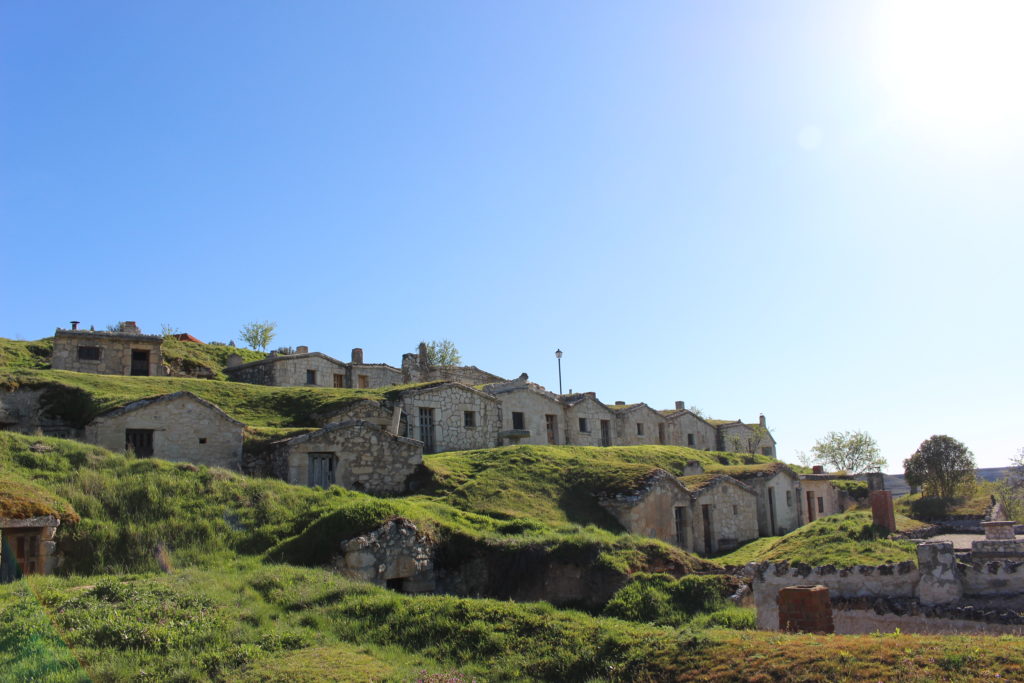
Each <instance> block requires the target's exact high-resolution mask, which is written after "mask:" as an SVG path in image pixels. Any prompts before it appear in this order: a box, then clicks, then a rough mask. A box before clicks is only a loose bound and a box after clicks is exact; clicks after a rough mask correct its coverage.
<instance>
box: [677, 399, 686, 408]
mask: <svg viewBox="0 0 1024 683" xmlns="http://www.w3.org/2000/svg"><path fill="white" fill-rule="evenodd" d="M676 410H686V403H684V402H683V401H676Z"/></svg>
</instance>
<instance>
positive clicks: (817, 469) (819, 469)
mask: <svg viewBox="0 0 1024 683" xmlns="http://www.w3.org/2000/svg"><path fill="white" fill-rule="evenodd" d="M811 474H825V466H824V465H812V466H811Z"/></svg>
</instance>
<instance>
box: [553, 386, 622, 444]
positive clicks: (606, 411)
mask: <svg viewBox="0 0 1024 683" xmlns="http://www.w3.org/2000/svg"><path fill="white" fill-rule="evenodd" d="M562 404H563V406H564V412H565V428H566V434H567V439H566V443H570V444H573V445H574V446H611V445H613V444H614V443H615V411H613V410H612V409H611V408H609V407H608V406H606V405H605V404H603V403H601V402H600V401H599V400H597V396H596V395H595V394H594V392H588V393H585V394H569V395H567V396H563V397H562Z"/></svg>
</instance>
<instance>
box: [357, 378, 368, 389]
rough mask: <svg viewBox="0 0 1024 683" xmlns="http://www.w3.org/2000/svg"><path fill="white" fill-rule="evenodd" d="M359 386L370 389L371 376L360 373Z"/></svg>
mask: <svg viewBox="0 0 1024 683" xmlns="http://www.w3.org/2000/svg"><path fill="white" fill-rule="evenodd" d="M359 388H360V389H369V388H370V376H369V375H359Z"/></svg>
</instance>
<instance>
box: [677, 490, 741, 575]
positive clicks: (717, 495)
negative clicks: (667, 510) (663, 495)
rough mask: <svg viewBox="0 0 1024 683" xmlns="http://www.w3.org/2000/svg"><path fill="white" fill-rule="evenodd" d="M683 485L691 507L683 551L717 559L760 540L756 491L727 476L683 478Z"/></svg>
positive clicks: (687, 515) (687, 517) (686, 515)
mask: <svg viewBox="0 0 1024 683" xmlns="http://www.w3.org/2000/svg"><path fill="white" fill-rule="evenodd" d="M680 482H681V483H682V484H683V486H685V487H686V489H687V491H689V492H690V506H689V508H688V509H687V510H686V511H685V513H684V519H683V525H682V527H683V529H684V530H685V532H686V537H685V538H683V539H680V541H681V542H680V543H677V545H679V547H681V548H683V549H685V550H688V551H690V552H693V553H697V554H700V555H713V554H715V553H719V552H725V551H728V550H734V549H735V548H738V547H739V546H741V545H743V544H744V543H746V542H747V541H752V540H754V539H755V538H757V537H758V528H757V494H756V493H755V492H754V489H753V488H751V487H750V486H747V485H746V484H744V483H743V482H741V481H738V480H736V479H733V478H732V477H730V476H728V475H724V474H696V475H692V476H687V477H682V478H680ZM676 514H679V513H678V512H677V513H676Z"/></svg>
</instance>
